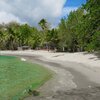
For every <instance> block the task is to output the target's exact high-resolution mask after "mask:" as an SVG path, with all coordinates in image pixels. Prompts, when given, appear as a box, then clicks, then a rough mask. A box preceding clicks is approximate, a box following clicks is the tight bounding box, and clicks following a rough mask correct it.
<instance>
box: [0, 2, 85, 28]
mask: <svg viewBox="0 0 100 100" xmlns="http://www.w3.org/2000/svg"><path fill="white" fill-rule="evenodd" d="M85 2H86V0H0V24H1V23H9V22H11V21H16V22H18V23H22V24H23V23H28V24H30V25H32V26H37V25H38V22H39V21H40V20H41V19H42V18H45V19H46V20H47V21H48V22H49V23H51V25H52V27H55V26H57V24H58V23H59V21H60V19H61V18H62V17H64V16H68V14H69V13H70V12H71V11H73V10H76V9H77V8H78V7H80V6H81V4H83V3H85Z"/></svg>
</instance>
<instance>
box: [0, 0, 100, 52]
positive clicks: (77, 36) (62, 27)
mask: <svg viewBox="0 0 100 100" xmlns="http://www.w3.org/2000/svg"><path fill="white" fill-rule="evenodd" d="M38 24H39V26H40V27H41V29H40V28H36V27H33V26H30V25H28V24H19V23H17V22H10V23H8V24H4V23H3V24H1V25H0V49H1V50H16V49H17V47H20V46H25V45H26V46H30V47H31V48H32V49H36V48H38V49H48V50H49V49H55V48H56V49H57V50H58V51H68V52H77V51H89V52H91V51H99V50H100V0H87V2H86V4H84V5H82V6H81V7H80V8H78V9H77V10H76V11H72V12H71V13H70V14H69V15H68V17H67V18H66V16H65V17H64V18H62V19H61V21H60V23H59V25H58V26H57V27H56V28H51V27H50V23H48V21H47V20H46V19H41V20H40V22H39V23H38Z"/></svg>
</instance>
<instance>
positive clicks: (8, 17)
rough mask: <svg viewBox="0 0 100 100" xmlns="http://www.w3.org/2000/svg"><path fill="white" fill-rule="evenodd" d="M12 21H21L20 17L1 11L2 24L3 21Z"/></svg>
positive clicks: (0, 19)
mask: <svg viewBox="0 0 100 100" xmlns="http://www.w3.org/2000/svg"><path fill="white" fill-rule="evenodd" d="M11 21H17V22H21V21H20V20H19V18H18V17H16V16H14V15H12V14H10V13H6V12H0V24H1V23H3V22H4V23H9V22H11Z"/></svg>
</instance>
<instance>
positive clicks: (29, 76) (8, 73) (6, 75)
mask: <svg viewBox="0 0 100 100" xmlns="http://www.w3.org/2000/svg"><path fill="white" fill-rule="evenodd" d="M51 75H52V74H51V72H50V71H49V70H48V69H45V68H44V67H41V66H40V65H37V64H31V63H28V62H23V61H21V60H20V59H18V58H16V57H10V56H0V100H19V99H18V98H19V97H23V96H25V95H27V94H28V90H29V89H36V88H37V87H39V86H41V85H42V84H43V83H44V82H45V81H47V80H48V79H49V78H50V77H51Z"/></svg>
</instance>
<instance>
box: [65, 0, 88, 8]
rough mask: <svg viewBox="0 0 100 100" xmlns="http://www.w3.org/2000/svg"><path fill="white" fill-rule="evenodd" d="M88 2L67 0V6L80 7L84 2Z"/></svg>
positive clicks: (84, 0)
mask: <svg viewBox="0 0 100 100" xmlns="http://www.w3.org/2000/svg"><path fill="white" fill-rule="evenodd" d="M84 3H86V0H67V1H66V4H65V5H64V6H65V7H66V6H67V7H80V6H81V5H82V4H84Z"/></svg>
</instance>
